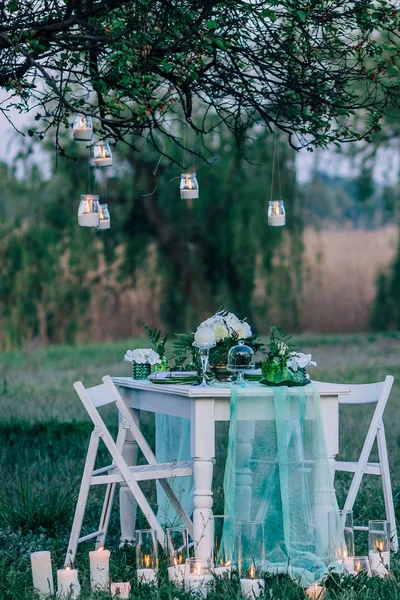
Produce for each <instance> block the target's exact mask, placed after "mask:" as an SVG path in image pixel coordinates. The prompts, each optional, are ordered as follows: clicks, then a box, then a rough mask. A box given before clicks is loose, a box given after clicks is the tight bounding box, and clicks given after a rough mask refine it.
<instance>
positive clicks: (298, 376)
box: [260, 327, 317, 387]
mask: <svg viewBox="0 0 400 600" xmlns="http://www.w3.org/2000/svg"><path fill="white" fill-rule="evenodd" d="M270 330H271V337H270V346H269V350H268V354H267V356H266V358H265V360H264V362H263V363H262V365H261V371H262V380H261V381H260V383H262V384H264V385H272V386H277V385H278V386H288V387H293V386H299V385H307V384H308V383H310V379H309V376H308V374H307V371H306V367H308V366H311V365H314V366H315V365H316V364H317V363H316V362H314V361H312V360H311V354H303V352H297V351H296V350H295V349H294V346H293V345H292V344H291V338H292V336H291V335H288V334H287V333H286V331H284V330H283V329H280V328H279V327H271V328H270Z"/></svg>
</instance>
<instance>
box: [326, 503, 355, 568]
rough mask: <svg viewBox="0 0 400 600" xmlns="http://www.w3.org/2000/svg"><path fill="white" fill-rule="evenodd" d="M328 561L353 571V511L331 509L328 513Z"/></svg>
mask: <svg viewBox="0 0 400 600" xmlns="http://www.w3.org/2000/svg"><path fill="white" fill-rule="evenodd" d="M328 536H329V561H330V562H336V563H339V564H342V565H343V566H344V568H345V569H346V570H347V571H348V572H349V573H352V572H353V571H354V524H353V511H351V510H333V511H330V512H329V513H328Z"/></svg>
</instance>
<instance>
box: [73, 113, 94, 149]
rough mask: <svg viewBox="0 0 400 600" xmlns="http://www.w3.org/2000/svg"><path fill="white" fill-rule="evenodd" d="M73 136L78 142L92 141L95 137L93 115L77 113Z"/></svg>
mask: <svg viewBox="0 0 400 600" xmlns="http://www.w3.org/2000/svg"><path fill="white" fill-rule="evenodd" d="M72 137H73V139H74V140H75V141H76V142H90V140H91V139H92V137H93V123H92V117H89V116H88V115H81V114H78V115H76V117H75V122H74V126H73V129H72Z"/></svg>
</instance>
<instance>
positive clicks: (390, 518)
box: [377, 424, 399, 552]
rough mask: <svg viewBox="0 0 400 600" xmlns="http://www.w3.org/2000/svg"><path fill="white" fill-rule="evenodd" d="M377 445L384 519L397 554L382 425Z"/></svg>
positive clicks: (397, 543)
mask: <svg viewBox="0 0 400 600" xmlns="http://www.w3.org/2000/svg"><path fill="white" fill-rule="evenodd" d="M377 443H378V454H379V462H380V465H381V475H382V486H383V495H384V498H385V508H386V518H387V520H388V521H390V533H391V536H392V548H393V551H394V552H397V550H398V548H399V542H398V538H397V527H396V516H395V512H394V504H393V492H392V482H391V479H390V470H389V458H388V453H387V446H386V436H385V429H384V426H383V424H382V426H381V427H379V429H378V435H377Z"/></svg>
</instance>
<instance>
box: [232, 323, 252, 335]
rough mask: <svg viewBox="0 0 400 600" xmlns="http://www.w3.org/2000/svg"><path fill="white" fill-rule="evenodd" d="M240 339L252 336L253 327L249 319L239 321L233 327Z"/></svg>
mask: <svg viewBox="0 0 400 600" xmlns="http://www.w3.org/2000/svg"><path fill="white" fill-rule="evenodd" d="M233 329H234V330H235V331H236V333H237V334H238V336H239V338H240V339H246V338H249V337H251V335H252V333H251V328H250V325H249V324H248V323H247V321H239V323H238V324H237V325H235V326H234V327H233Z"/></svg>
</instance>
